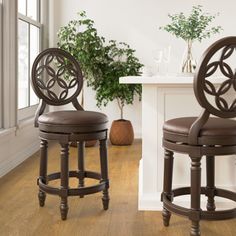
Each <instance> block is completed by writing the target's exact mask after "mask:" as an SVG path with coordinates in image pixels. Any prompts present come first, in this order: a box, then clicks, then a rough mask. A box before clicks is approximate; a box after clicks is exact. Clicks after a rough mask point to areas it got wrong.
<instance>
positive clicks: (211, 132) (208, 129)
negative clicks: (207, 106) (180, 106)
mask: <svg viewBox="0 0 236 236" xmlns="http://www.w3.org/2000/svg"><path fill="white" fill-rule="evenodd" d="M196 119H197V117H182V118H177V119H172V120H168V121H167V122H165V124H164V126H163V130H164V131H168V132H173V133H179V134H183V135H188V133H189V129H190V127H191V125H192V124H193V123H194V121H195V120H196ZM221 135H223V136H225V135H227V136H228V135H229V136H231V135H232V136H236V121H234V120H229V119H222V118H214V117H212V118H209V120H208V121H207V123H206V124H205V125H204V126H203V128H202V129H201V131H200V136H221Z"/></svg>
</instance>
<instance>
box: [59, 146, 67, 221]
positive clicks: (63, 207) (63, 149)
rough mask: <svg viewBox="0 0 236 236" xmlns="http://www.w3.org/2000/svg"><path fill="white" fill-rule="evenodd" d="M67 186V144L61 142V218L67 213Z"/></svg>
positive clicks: (65, 216)
mask: <svg viewBox="0 0 236 236" xmlns="http://www.w3.org/2000/svg"><path fill="white" fill-rule="evenodd" d="M68 188H69V144H68V143H61V195H60V196H61V205H60V210H61V219H62V220H66V218H67V213H68V209H69V207H68V203H67V196H68Z"/></svg>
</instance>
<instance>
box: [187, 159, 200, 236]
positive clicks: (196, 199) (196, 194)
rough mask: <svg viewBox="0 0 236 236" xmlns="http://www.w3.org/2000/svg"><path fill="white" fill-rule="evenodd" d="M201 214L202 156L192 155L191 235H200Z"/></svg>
mask: <svg viewBox="0 0 236 236" xmlns="http://www.w3.org/2000/svg"><path fill="white" fill-rule="evenodd" d="M200 214H201V157H191V212H190V216H189V218H190V220H191V221H192V225H191V233H190V235H191V236H199V235H201V233H200V224H199V222H200Z"/></svg>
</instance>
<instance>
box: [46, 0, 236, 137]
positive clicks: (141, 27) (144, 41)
mask: <svg viewBox="0 0 236 236" xmlns="http://www.w3.org/2000/svg"><path fill="white" fill-rule="evenodd" d="M50 2H51V4H52V5H51V9H52V10H51V20H52V21H51V35H50V41H51V46H52V45H55V44H56V42H57V37H56V32H57V31H58V29H59V27H61V26H63V25H65V24H67V23H68V21H69V20H71V19H75V18H76V13H77V12H78V11H81V10H85V11H86V12H87V15H88V17H90V18H92V19H93V20H94V21H95V25H96V27H97V29H98V32H99V33H100V34H101V35H103V36H104V37H105V38H107V39H115V40H118V41H124V42H127V43H128V44H130V45H131V47H132V48H134V49H136V50H137V52H136V55H137V56H138V57H139V58H140V60H141V62H142V63H144V64H145V66H146V67H148V68H149V70H151V71H153V73H154V72H155V71H156V66H155V61H154V51H155V49H157V48H164V47H167V46H169V45H170V46H171V63H170V65H169V67H168V68H169V72H172V73H176V72H179V71H180V65H181V58H182V56H183V52H184V48H185V43H184V41H182V40H181V39H176V38H175V37H174V36H172V35H170V34H169V33H167V32H164V31H161V30H159V27H160V26H163V25H165V24H167V23H168V22H169V19H168V17H167V14H168V13H178V12H180V11H183V12H188V11H190V9H191V7H192V6H193V5H198V4H200V5H203V6H204V9H205V10H206V11H208V12H211V13H216V12H220V16H219V17H217V18H216V20H215V22H214V25H217V24H220V25H221V26H222V27H223V29H224V31H223V32H222V33H221V34H219V35H217V36H213V37H212V38H211V39H207V40H204V41H203V42H202V43H199V42H196V43H194V49H193V53H194V56H195V58H196V59H199V57H200V55H201V54H202V52H203V50H204V49H205V48H206V47H207V46H208V45H209V44H210V43H212V42H213V41H215V40H216V39H217V38H220V37H222V36H226V35H236V21H235V20H233V19H235V6H236V3H235V1H234V0H226V1H209V0H198V1H196V0H181V1H173V0H166V1H161V0H120V1H117V0H100V1H94V0H86V1H81V0H54V4H53V1H50ZM95 104H96V101H95V99H94V92H93V91H91V90H90V89H85V107H86V109H91V110H92V109H93V110H94V109H96V107H95ZM102 111H104V112H106V113H107V114H108V115H109V117H110V120H113V119H117V118H119V111H118V108H117V106H116V104H110V105H109V106H108V107H107V108H103V109H102ZM125 117H126V118H127V119H130V120H131V121H132V123H133V125H134V129H135V134H136V137H137V136H140V134H141V104H140V102H138V101H135V104H134V105H133V106H128V107H126V108H125Z"/></svg>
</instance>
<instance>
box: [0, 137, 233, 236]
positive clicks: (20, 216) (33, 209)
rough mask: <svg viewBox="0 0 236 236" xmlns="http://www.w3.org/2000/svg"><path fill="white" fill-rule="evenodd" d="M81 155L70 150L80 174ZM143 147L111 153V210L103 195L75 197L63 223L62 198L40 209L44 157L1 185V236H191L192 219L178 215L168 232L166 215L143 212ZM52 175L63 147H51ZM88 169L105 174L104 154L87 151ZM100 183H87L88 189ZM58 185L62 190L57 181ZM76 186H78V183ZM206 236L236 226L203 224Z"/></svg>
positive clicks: (226, 233) (228, 234)
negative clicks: (140, 185)
mask: <svg viewBox="0 0 236 236" xmlns="http://www.w3.org/2000/svg"><path fill="white" fill-rule="evenodd" d="M76 155H77V150H76V149H75V148H71V149H70V158H69V160H70V168H71V169H76V168H77V156H76ZM140 157H141V143H140V142H139V141H135V143H134V144H133V145H132V146H125V147H117V146H109V147H108V159H109V175H110V186H111V187H110V198H111V199H110V208H109V210H108V211H104V210H103V208H102V201H101V197H102V193H97V194H93V195H88V196H85V197H84V198H79V197H70V198H69V202H68V203H69V207H70V211H69V213H68V218H67V220H66V221H62V220H61V219H60V211H59V206H60V198H59V197H57V196H50V195H47V198H46V202H45V206H44V207H43V208H40V207H39V206H38V199H37V193H38V188H37V185H36V179H37V177H38V165H39V153H36V154H35V155H33V156H32V157H31V158H29V159H28V160H27V161H25V162H24V163H23V164H21V165H20V166H18V167H17V168H16V169H14V170H13V171H12V172H10V173H9V174H7V175H6V176H4V177H3V178H1V179H0V235H4V236H5V235H7V236H8V235H13V236H15V235H19V236H24V235H26V236H28V235H45V236H47V235H50V236H53V235H76V236H77V235H78V236H80V235H81V236H84V235H86V236H98V235H99V236H103V235H104V236H110V235H111V236H113V235H114V236H116V235H117V236H118V235H119V236H139V235H140V236H144V235H145V236H146V235H147V236H149V235H150V236H151V235H161V236H172V235H173V236H189V229H190V222H189V220H188V219H185V218H182V217H178V216H176V215H174V214H173V215H172V217H171V221H170V226H169V227H168V228H166V227H164V226H163V223H162V216H161V212H154V211H152V212H151V211H150V212H148V211H138V209H137V205H138V194H137V193H138V165H139V160H140ZM48 160H49V163H48V171H49V172H52V171H59V170H60V168H59V164H60V147H59V145H57V144H53V145H50V143H49V158H48ZM85 167H86V169H90V170H94V171H99V170H100V165H99V148H98V146H97V147H93V148H86V149H85ZM93 181H94V180H89V181H88V180H85V185H87V184H89V183H92V182H93ZM55 184H57V185H58V184H60V183H59V182H58V181H55ZM70 185H71V186H78V180H76V179H72V181H70ZM201 232H202V236H204V235H205V236H221V235H222V236H234V235H236V220H229V221H218V222H202V223H201Z"/></svg>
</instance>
